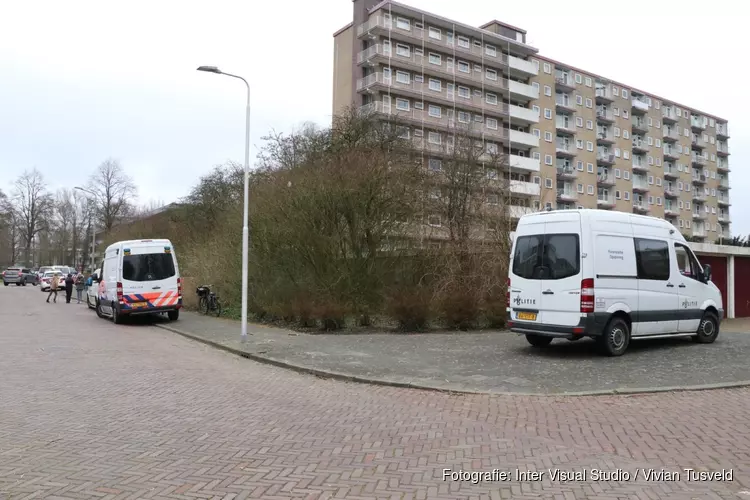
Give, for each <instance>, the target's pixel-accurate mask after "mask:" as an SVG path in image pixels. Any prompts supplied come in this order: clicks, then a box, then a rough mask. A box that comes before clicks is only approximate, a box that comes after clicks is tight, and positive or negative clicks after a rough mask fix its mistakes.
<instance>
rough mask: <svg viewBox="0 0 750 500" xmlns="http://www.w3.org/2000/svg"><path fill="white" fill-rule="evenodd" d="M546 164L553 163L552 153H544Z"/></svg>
mask: <svg viewBox="0 0 750 500" xmlns="http://www.w3.org/2000/svg"><path fill="white" fill-rule="evenodd" d="M544 164H545V165H552V155H544Z"/></svg>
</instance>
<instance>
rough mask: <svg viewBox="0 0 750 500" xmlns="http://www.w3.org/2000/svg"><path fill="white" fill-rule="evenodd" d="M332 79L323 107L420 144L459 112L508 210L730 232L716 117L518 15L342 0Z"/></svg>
mask: <svg viewBox="0 0 750 500" xmlns="http://www.w3.org/2000/svg"><path fill="white" fill-rule="evenodd" d="M333 86H334V89H333V113H334V114H337V113H339V112H341V111H342V110H343V109H345V108H347V107H350V106H354V107H356V108H364V109H368V110H372V111H375V112H376V113H378V114H380V115H382V116H383V118H384V119H388V118H389V117H392V116H398V118H399V119H400V120H402V121H403V122H404V123H407V124H408V125H409V130H408V131H407V132H406V134H408V136H409V138H410V139H412V140H413V141H414V142H415V146H416V147H421V148H422V149H423V150H425V151H428V153H429V151H430V146H432V145H436V146H437V145H440V144H441V143H443V142H444V141H446V140H447V139H449V137H446V136H447V135H450V130H451V129H452V128H454V127H457V126H459V125H466V126H468V125H470V126H471V128H470V130H471V133H472V134H476V135H477V137H481V139H482V140H483V141H484V142H485V144H486V147H487V149H488V151H490V150H493V151H494V150H501V151H503V152H504V153H505V154H507V158H508V162H507V163H508V172H505V177H506V179H508V180H510V181H512V182H511V183H510V186H511V191H512V200H513V202H512V203H513V204H512V206H511V208H510V213H511V216H513V217H516V218H517V217H520V216H521V215H523V214H524V213H528V212H530V211H536V210H544V209H547V208H550V209H566V208H571V209H572V208H579V207H580V208H600V209H609V210H620V211H628V212H633V213H639V214H646V215H652V216H655V217H660V218H665V219H666V220H669V221H670V222H672V224H674V225H675V227H677V228H678V229H679V230H680V231H681V232H682V233H683V234H684V235H685V236H686V237H692V238H694V239H696V240H699V241H700V240H703V241H707V242H713V241H715V240H716V239H718V238H719V237H721V236H723V237H729V236H730V234H731V231H730V223H731V218H730V205H731V204H730V197H729V189H730V188H729V172H730V170H729V148H728V139H729V130H728V124H727V121H726V120H724V119H721V118H718V117H716V116H712V115H709V114H706V113H704V112H701V111H698V110H695V109H692V108H690V107H688V106H685V105H683V104H679V103H675V102H672V101H669V100H668V99H665V98H661V97H657V96H655V95H652V94H648V93H646V92H643V91H640V90H637V89H634V88H631V87H629V86H627V85H624V84H621V83H618V82H614V81H612V80H609V79H607V78H605V77H602V76H599V75H596V74H594V73H592V72H589V71H584V70H581V69H578V68H574V67H572V66H570V65H566V64H564V63H561V62H558V61H554V60H551V59H549V58H546V57H544V56H542V55H540V54H539V50H538V49H536V48H534V47H531V46H530V45H528V44H527V43H526V31H524V30H522V29H520V28H516V27H513V26H510V25H508V24H505V23H501V22H499V21H491V22H489V23H487V24H484V25H482V26H480V27H472V26H468V25H464V24H461V23H459V22H457V21H453V20H450V19H445V18H442V17H440V16H438V15H435V14H431V13H428V12H425V11H422V10H419V9H415V8H412V7H409V6H407V5H405V4H401V3H397V2H394V1H390V0H384V1H377V0H354V1H353V21H352V23H351V24H349V25H347V26H345V27H344V28H342V29H341V30H339V31H338V32H336V33H335V34H334V75H333ZM435 149H436V151H437V149H438V148H435ZM435 154H437V153H435ZM431 160H432V161H433V164H434V163H436V161H439V159H438V158H430V155H429V154H428V155H427V157H426V158H425V163H426V166H427V165H428V164H429V162H430V161H431Z"/></svg>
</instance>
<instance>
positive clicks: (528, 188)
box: [510, 181, 540, 196]
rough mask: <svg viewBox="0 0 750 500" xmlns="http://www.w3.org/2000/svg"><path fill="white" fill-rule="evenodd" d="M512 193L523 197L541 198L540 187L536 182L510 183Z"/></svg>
mask: <svg viewBox="0 0 750 500" xmlns="http://www.w3.org/2000/svg"><path fill="white" fill-rule="evenodd" d="M510 192H511V193H513V194H517V195H523V196H539V192H540V186H539V184H537V183H535V182H524V181H510Z"/></svg>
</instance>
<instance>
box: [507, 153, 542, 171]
mask: <svg viewBox="0 0 750 500" xmlns="http://www.w3.org/2000/svg"><path fill="white" fill-rule="evenodd" d="M508 165H509V166H510V168H512V169H513V170H526V171H527V172H539V170H540V169H541V163H540V161H539V160H538V159H535V158H529V157H527V156H518V155H508Z"/></svg>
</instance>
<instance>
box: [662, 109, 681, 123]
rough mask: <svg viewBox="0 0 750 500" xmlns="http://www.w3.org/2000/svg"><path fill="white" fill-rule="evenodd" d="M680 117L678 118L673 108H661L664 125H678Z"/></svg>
mask: <svg viewBox="0 0 750 500" xmlns="http://www.w3.org/2000/svg"><path fill="white" fill-rule="evenodd" d="M679 119H680V117H679V116H677V113H675V111H674V109H673V108H670V107H668V106H664V107H662V108H661V121H663V122H664V123H677V120H679Z"/></svg>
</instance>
